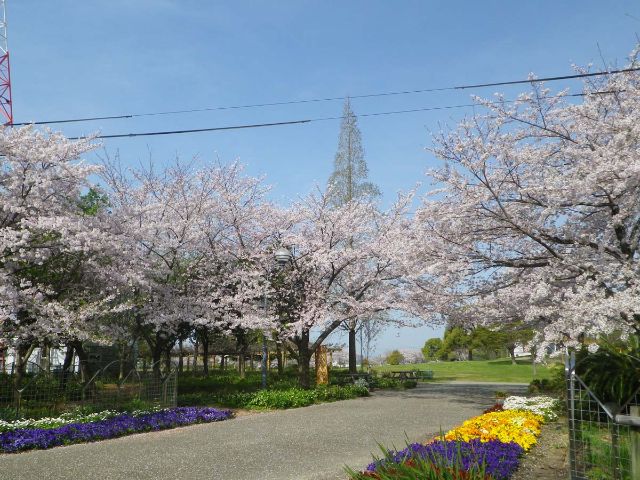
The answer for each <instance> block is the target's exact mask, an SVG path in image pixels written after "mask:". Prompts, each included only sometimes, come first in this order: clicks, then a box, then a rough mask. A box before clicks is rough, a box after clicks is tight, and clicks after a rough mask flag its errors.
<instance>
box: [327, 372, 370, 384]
mask: <svg viewBox="0 0 640 480" xmlns="http://www.w3.org/2000/svg"><path fill="white" fill-rule="evenodd" d="M335 378H336V383H338V384H339V385H344V384H347V383H356V380H359V379H361V378H364V379H365V380H366V381H367V383H368V384H371V378H372V376H371V374H370V373H338V374H336V376H335Z"/></svg>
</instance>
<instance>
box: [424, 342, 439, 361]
mask: <svg viewBox="0 0 640 480" xmlns="http://www.w3.org/2000/svg"><path fill="white" fill-rule="evenodd" d="M441 350H442V339H441V338H430V339H428V340H427V341H426V342H424V347H422V355H423V356H424V358H425V360H437V359H439V358H440V356H441V353H440V352H441Z"/></svg>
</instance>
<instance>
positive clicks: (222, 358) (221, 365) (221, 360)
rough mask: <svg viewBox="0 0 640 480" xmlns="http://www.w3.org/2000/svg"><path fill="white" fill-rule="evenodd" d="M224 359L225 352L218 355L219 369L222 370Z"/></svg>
mask: <svg viewBox="0 0 640 480" xmlns="http://www.w3.org/2000/svg"><path fill="white" fill-rule="evenodd" d="M224 359H225V354H224V353H223V354H222V355H220V370H222V371H224V363H225V362H224Z"/></svg>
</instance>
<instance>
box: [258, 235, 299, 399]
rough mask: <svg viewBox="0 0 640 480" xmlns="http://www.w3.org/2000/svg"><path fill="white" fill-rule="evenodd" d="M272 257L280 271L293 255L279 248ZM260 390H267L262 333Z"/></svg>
mask: <svg viewBox="0 0 640 480" xmlns="http://www.w3.org/2000/svg"><path fill="white" fill-rule="evenodd" d="M273 256H274V258H275V259H276V262H277V263H278V266H279V267H280V269H283V268H284V267H285V266H286V265H287V263H289V262H290V261H291V258H293V255H292V254H291V252H290V251H289V249H288V248H285V247H280V248H279V249H277V250H276V251H275V252H273ZM264 314H265V316H266V315H267V295H266V294H265V296H264ZM261 367H262V389H263V390H264V389H265V388H267V334H266V333H264V332H263V334H262V365H261Z"/></svg>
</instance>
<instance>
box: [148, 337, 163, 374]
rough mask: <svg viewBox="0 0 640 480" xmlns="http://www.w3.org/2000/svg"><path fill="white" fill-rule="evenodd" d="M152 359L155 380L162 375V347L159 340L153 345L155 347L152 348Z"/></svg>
mask: <svg viewBox="0 0 640 480" xmlns="http://www.w3.org/2000/svg"><path fill="white" fill-rule="evenodd" d="M151 361H152V363H153V365H152V367H153V368H152V372H153V378H154V379H155V380H158V379H160V376H161V373H160V368H161V363H162V348H161V347H160V344H159V342H156V344H155V345H154V346H153V349H152V350H151Z"/></svg>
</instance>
